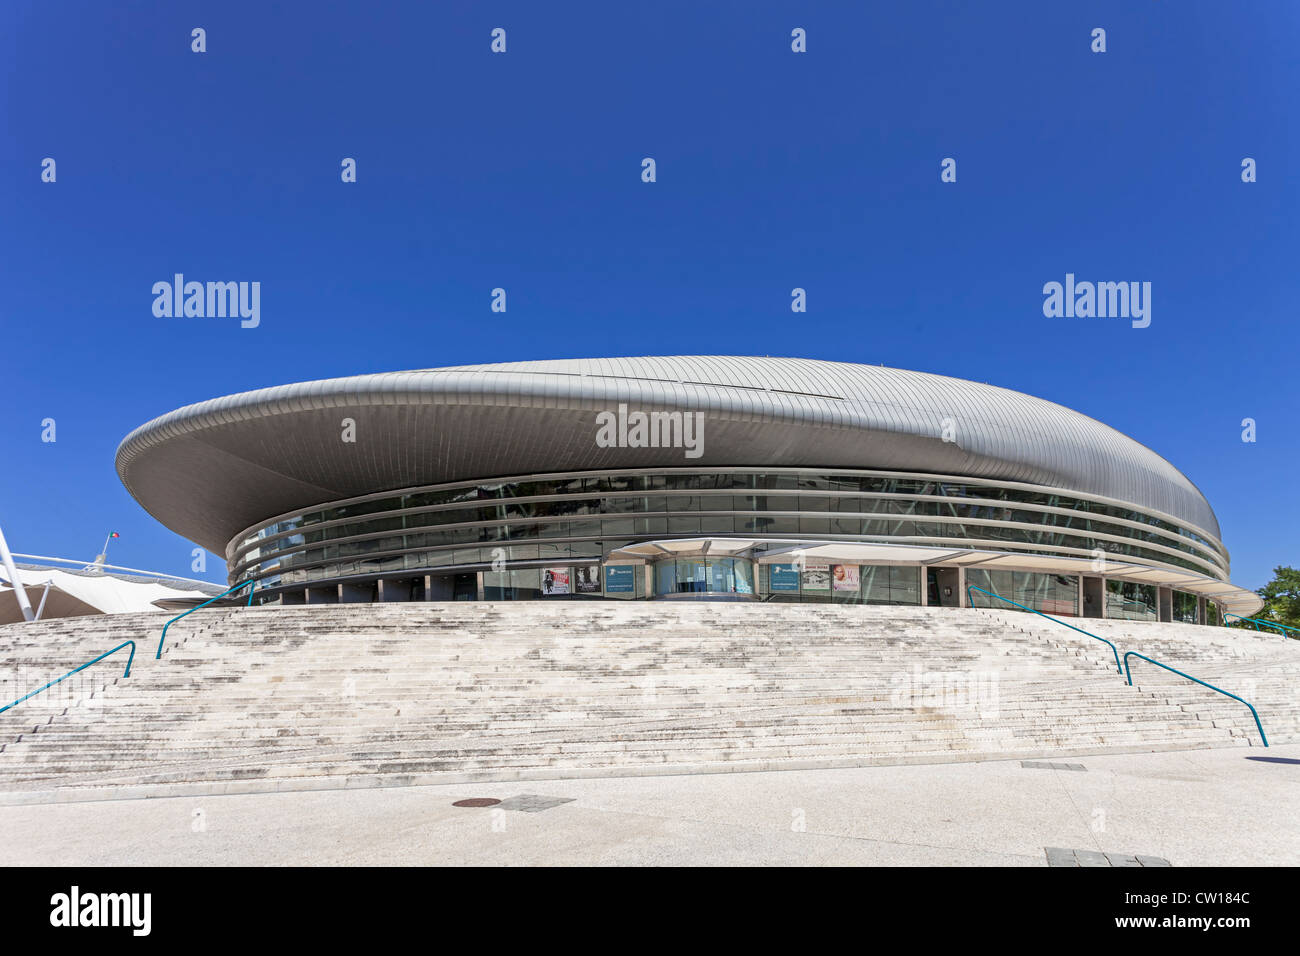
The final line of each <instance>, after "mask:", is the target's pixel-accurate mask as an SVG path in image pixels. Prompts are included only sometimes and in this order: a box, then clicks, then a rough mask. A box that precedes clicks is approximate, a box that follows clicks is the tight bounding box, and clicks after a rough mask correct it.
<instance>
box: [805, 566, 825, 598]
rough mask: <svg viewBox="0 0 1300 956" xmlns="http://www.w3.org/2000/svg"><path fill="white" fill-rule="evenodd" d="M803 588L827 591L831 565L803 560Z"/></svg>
mask: <svg viewBox="0 0 1300 956" xmlns="http://www.w3.org/2000/svg"><path fill="white" fill-rule="evenodd" d="M803 589H804V590H805V591H829V590H830V589H831V566H830V565H829V564H814V563H813V562H811V561H808V562H805V563H804V566H803Z"/></svg>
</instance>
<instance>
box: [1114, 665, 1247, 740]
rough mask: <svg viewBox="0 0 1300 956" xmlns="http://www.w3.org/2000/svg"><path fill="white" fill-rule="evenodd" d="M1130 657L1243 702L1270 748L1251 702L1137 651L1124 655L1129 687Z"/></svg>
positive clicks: (1130, 679) (1130, 677) (1130, 683)
mask: <svg viewBox="0 0 1300 956" xmlns="http://www.w3.org/2000/svg"><path fill="white" fill-rule="evenodd" d="M1130 657H1140V658H1142V660H1144V661H1146V662H1147V663H1148V664H1155V665H1156V667H1163V668H1164V669H1165V670H1167V671H1173V672H1174V673H1175V674H1177V675H1178V676H1179V677H1186V678H1187V679H1188V680H1189V681H1191V682H1192V683H1194V684H1200V685H1201V686H1202V687H1208V688H1210V690H1217V691H1218V692H1219V693H1220V694H1222V695H1223V696H1224V697H1231V698H1232V699H1233V700H1237V701H1241V703H1243V704H1245V705H1246V706H1247V707H1249V708H1250V712H1251V714H1252V715H1253V716H1254V718H1255V726H1256V727H1258V728H1259V739H1260V740H1262V741H1264V746H1265V747H1267V746H1268V738H1267V737H1265V736H1264V725H1263V724H1261V723H1260V722H1259V712H1258V711H1257V710H1255V705H1254V704H1252V703H1251V702H1250V701H1248V700H1245V699H1243V698H1241V697H1238V696H1237V695H1236V694H1229V693H1228V692H1227V691H1226V690H1224V689H1223V688H1222V687H1215V686H1214V685H1213V684H1207V683H1206V682H1205V681H1203V680H1200V679H1199V678H1196V677H1193V676H1192V675H1191V674H1184V673H1183V672H1182V671H1180V670H1175V669H1174V668H1172V667H1170V666H1169V665H1168V664H1161V663H1160V662H1159V661H1153V660H1152V659H1151V658H1149V657H1147V656H1146V655H1145V654H1139V653H1138V652H1137V651H1128V652H1127V653H1125V655H1124V673H1125V674H1126V675H1128V683H1129V686H1130V687H1132V686H1133V672H1132V670H1130V669H1129V664H1128V659H1129V658H1130Z"/></svg>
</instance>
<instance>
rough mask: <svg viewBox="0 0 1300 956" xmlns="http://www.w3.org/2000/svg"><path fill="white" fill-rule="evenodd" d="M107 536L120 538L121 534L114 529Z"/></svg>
mask: <svg viewBox="0 0 1300 956" xmlns="http://www.w3.org/2000/svg"><path fill="white" fill-rule="evenodd" d="M109 537H110V538H120V537H121V535H120V534H118V533H117V532H116V531H114V532H113V533H112V534H110V535H109Z"/></svg>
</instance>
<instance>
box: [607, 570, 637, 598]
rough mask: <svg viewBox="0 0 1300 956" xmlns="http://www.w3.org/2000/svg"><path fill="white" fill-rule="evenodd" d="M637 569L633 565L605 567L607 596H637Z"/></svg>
mask: <svg viewBox="0 0 1300 956" xmlns="http://www.w3.org/2000/svg"><path fill="white" fill-rule="evenodd" d="M637 570H638V569H637V567H636V566H635V565H631V564H608V565H606V566H605V593H606V594H635V593H636V578H635V577H634V575H635V573H636V571H637Z"/></svg>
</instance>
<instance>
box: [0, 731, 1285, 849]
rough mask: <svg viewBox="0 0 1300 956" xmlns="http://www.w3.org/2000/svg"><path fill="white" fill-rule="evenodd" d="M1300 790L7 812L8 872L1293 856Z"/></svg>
mask: <svg viewBox="0 0 1300 956" xmlns="http://www.w3.org/2000/svg"><path fill="white" fill-rule="evenodd" d="M1045 763H1048V764H1050V763H1053V761H1046V762H1045ZM1058 763H1060V762H1058ZM1078 766H1082V767H1083V768H1084V769H1083V770H1082V771H1081V770H1079V769H1075V768H1077V767H1078ZM1298 796H1300V744H1291V745H1285V746H1277V747H1272V748H1269V749H1263V748H1258V747H1249V748H1247V747H1235V748H1222V749H1215V750H1195V751H1179V752H1168V753H1148V754H1123V755H1106V756H1091V757H1086V758H1074V759H1072V760H1070V761H1069V766H1068V768H1056V767H1051V766H1042V765H1041V764H1040V765H1039V766H1024V765H1022V763H1021V762H1020V761H1018V760H1008V761H991V762H983V763H965V764H962V763H957V764H952V763H949V764H938V765H926V766H892V767H872V768H862V769H847V770H786V771H780V772H771V773H722V774H696V775H689V776H663V777H654V776H639V777H624V778H603V779H585V780H552V781H530V782H512V783H487V784H454V785H446V786H428V787H396V788H388V789H353V790H320V791H303V792H285V793H261V794H240V795H228V796H201V797H199V796H195V797H166V798H158V799H145V800H107V801H98V802H88V803H51V804H39V805H0V837H2V838H0V865H3V866H34V865H137V864H150V865H190V866H224V865H236V864H251V865H279V864H308V865H372V864H412V865H414V864H419V865H439V864H471V865H473V864H479V865H616V864H624V865H627V864H632V865H741V866H752V865H794V866H802V865H812V866H819V865H858V866H898V865H902V866H913V865H919V866H947V865H976V866H1047V865H1049V863H1050V864H1052V865H1101V866H1105V865H1153V866H1158V865H1164V864H1165V862H1166V861H1167V863H1168V865H1172V866H1175V867H1178V866H1194V865H1210V866H1215V865H1265V866H1278V865H1291V866H1295V865H1300V823H1297V822H1296V816H1295V814H1294V813H1293V812H1291V810H1290V809H1289V808H1291V807H1294V806H1295V805H1296V798H1297V797H1298ZM471 798H486V799H485V800H483V801H481V802H484V803H487V804H488V805H486V806H473V807H456V806H453V804H454V803H456V802H457V801H463V800H467V799H471ZM2 801H3V797H2V796H0V802H2ZM491 801H501V802H500V803H492V802H491ZM1049 851H1050V853H1049Z"/></svg>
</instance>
